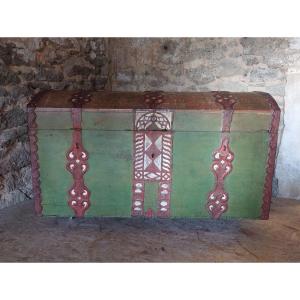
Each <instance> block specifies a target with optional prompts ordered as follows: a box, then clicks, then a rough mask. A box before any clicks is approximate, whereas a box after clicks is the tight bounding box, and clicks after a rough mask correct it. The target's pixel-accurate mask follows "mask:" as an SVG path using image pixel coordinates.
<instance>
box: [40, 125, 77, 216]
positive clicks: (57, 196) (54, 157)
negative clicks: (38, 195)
mask: <svg viewBox="0 0 300 300" xmlns="http://www.w3.org/2000/svg"><path fill="white" fill-rule="evenodd" d="M71 136H72V133H71V131H70V130H39V131H38V153H39V164H40V180H41V190H42V204H43V214H44V215H57V216H70V215H73V213H72V210H71V209H70V208H69V206H68V204H67V201H68V190H69V189H70V187H71V185H72V183H73V180H72V178H71V174H70V173H69V172H68V171H67V170H66V152H67V150H68V149H69V148H70V145H71V142H72V139H71Z"/></svg>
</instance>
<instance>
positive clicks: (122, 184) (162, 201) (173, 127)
mask: <svg viewBox="0 0 300 300" xmlns="http://www.w3.org/2000/svg"><path fill="white" fill-rule="evenodd" d="M35 114H36V116H37V118H36V124H37V130H36V136H37V145H38V151H37V152H38V163H39V175H40V189H41V204H42V213H43V214H44V215H57V216H72V215H74V214H75V215H77V216H78V217H82V216H86V217H91V216H106V217H131V216H134V217H136V216H142V217H199V218H209V217H213V218H232V217H237V218H239V217H243V218H260V217H261V215H262V205H263V203H264V197H265V184H266V176H268V174H267V167H268V163H269V161H268V159H269V151H270V149H269V145H270V126H272V114H271V113H270V112H269V111H255V110H251V111H246V110H241V111H234V110H233V109H231V110H230V109H219V110H216V109H212V110H209V109H199V110H196V109H176V107H172V108H171V109H169V108H153V107H150V108H146V109H145V108H134V109H130V108H126V109H107V108H105V109H101V108H98V109H88V108H84V107H82V108H80V109H79V110H78V109H73V108H65V109H61V108H47V109H43V108H39V109H36V111H35ZM228 120H229V121H228Z"/></svg>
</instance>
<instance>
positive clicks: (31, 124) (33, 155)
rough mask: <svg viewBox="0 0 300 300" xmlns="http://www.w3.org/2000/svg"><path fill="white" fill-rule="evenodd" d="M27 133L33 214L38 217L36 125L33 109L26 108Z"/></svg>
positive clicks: (39, 190)
mask: <svg viewBox="0 0 300 300" xmlns="http://www.w3.org/2000/svg"><path fill="white" fill-rule="evenodd" d="M27 112H28V133H29V144H30V159H31V174H32V175H31V176H32V191H33V199H34V207H35V212H36V214H37V215H38V216H41V215H42V211H43V206H42V198H41V187H40V171H39V169H40V166H39V156H38V145H37V123H36V113H35V107H28V109H27Z"/></svg>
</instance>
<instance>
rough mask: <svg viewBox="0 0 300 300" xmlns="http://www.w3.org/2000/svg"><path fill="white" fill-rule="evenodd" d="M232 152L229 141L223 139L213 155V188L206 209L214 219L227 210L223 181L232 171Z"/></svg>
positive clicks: (226, 195) (226, 196)
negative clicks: (214, 180)
mask: <svg viewBox="0 0 300 300" xmlns="http://www.w3.org/2000/svg"><path fill="white" fill-rule="evenodd" d="M233 159H234V154H233V152H231V151H230V148H229V139H228V138H224V139H223V140H222V143H221V146H220V147H219V148H218V149H217V150H216V151H215V152H214V153H213V163H212V166H211V170H212V172H213V173H214V175H215V178H216V184H215V188H214V190H213V191H212V192H210V193H209V195H208V202H207V205H206V206H207V209H208V211H209V213H210V214H211V216H212V217H213V218H215V219H217V218H219V217H220V216H221V215H222V214H223V213H224V212H226V210H227V209H228V193H227V192H225V189H224V179H225V177H226V176H227V175H228V174H229V173H230V172H231V171H232V161H233Z"/></svg>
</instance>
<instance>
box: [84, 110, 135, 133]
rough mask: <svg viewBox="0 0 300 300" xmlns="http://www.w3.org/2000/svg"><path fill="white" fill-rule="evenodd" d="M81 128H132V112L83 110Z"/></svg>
mask: <svg viewBox="0 0 300 300" xmlns="http://www.w3.org/2000/svg"><path fill="white" fill-rule="evenodd" d="M82 128H83V129H92V130H109V131H110V130H120V131H122V130H133V114H132V112H128V111H124V112H122V111H118V112H112V111H97V112H95V111H83V112H82Z"/></svg>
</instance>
